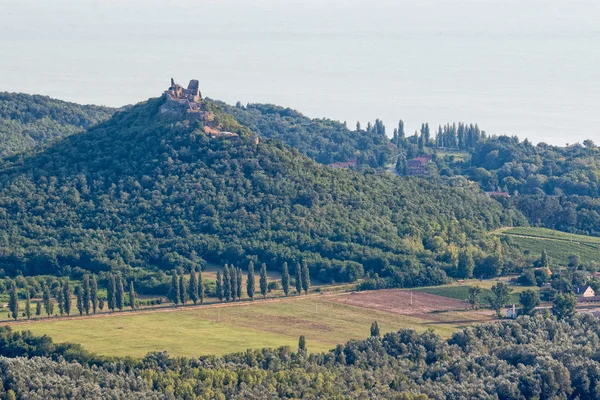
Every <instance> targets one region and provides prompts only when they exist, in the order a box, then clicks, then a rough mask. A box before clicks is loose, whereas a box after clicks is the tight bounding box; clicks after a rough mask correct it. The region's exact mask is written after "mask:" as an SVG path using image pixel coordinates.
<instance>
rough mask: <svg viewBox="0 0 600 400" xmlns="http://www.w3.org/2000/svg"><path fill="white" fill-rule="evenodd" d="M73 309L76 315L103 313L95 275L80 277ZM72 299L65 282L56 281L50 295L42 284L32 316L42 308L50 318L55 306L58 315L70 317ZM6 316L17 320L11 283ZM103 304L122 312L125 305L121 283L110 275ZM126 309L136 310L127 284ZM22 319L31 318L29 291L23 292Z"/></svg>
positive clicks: (13, 288) (17, 312)
mask: <svg viewBox="0 0 600 400" xmlns="http://www.w3.org/2000/svg"><path fill="white" fill-rule="evenodd" d="M74 293H75V297H76V306H77V311H79V315H83V314H84V313H85V314H86V315H89V314H90V313H93V314H96V313H97V312H98V310H101V311H102V310H103V309H104V306H105V299H103V298H100V297H98V281H97V279H96V275H91V277H90V275H84V277H83V281H82V284H81V285H78V286H77V287H75V291H74ZM72 295H73V291H72V290H71V282H70V280H69V278H68V277H67V278H65V279H63V280H59V285H58V287H56V288H55V290H54V291H53V292H51V289H50V285H49V284H44V287H43V295H42V301H41V302H40V301H38V302H37V304H36V310H35V315H37V316H40V315H41V314H42V305H43V308H44V311H45V313H46V315H47V316H48V317H50V316H51V315H53V314H54V310H55V306H58V312H59V314H60V315H71V310H72V302H73V299H72ZM9 296H10V299H9V303H8V307H9V310H10V316H11V317H12V318H14V319H17V318H18V317H19V300H18V296H17V286H16V284H15V283H14V282H11V286H10V289H9ZM106 303H107V305H108V308H109V310H111V311H114V310H116V309H118V310H123V307H124V305H125V290H124V287H123V279H122V278H121V275H115V274H112V275H111V276H110V278H109V282H108V287H107V299H106ZM129 306H130V307H131V308H132V309H134V308H135V307H136V294H135V289H134V286H133V281H131V282H129ZM24 315H25V316H26V317H27V318H28V319H29V318H31V316H32V315H33V312H32V308H31V298H30V294H29V290H27V291H26V300H25V310H24Z"/></svg>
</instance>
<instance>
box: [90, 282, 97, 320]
mask: <svg viewBox="0 0 600 400" xmlns="http://www.w3.org/2000/svg"><path fill="white" fill-rule="evenodd" d="M90 298H91V300H92V311H93V312H94V314H96V312H97V311H98V281H97V280H96V275H92V280H91V282H90Z"/></svg>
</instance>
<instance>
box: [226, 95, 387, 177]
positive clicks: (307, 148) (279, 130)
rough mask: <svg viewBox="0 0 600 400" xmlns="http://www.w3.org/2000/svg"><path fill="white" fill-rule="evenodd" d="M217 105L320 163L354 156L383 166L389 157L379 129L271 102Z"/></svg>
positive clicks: (257, 130)
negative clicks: (357, 126)
mask: <svg viewBox="0 0 600 400" xmlns="http://www.w3.org/2000/svg"><path fill="white" fill-rule="evenodd" d="M217 104H218V105H219V106H220V107H222V108H223V109H224V110H225V111H226V112H228V113H231V114H232V115H233V116H234V117H235V118H236V119H237V120H238V121H239V122H240V123H241V124H242V125H245V126H247V127H248V128H250V129H251V130H253V131H254V132H257V133H259V134H260V135H261V136H262V137H266V138H271V139H278V140H281V141H283V142H284V143H286V144H288V145H290V146H292V147H294V148H296V149H298V151H300V153H302V154H305V155H307V156H308V157H310V158H312V159H314V160H315V161H317V162H319V163H322V164H331V163H334V162H339V161H348V160H350V159H353V158H357V161H358V163H359V164H367V165H370V166H372V167H383V166H385V165H386V164H387V163H388V162H389V161H390V160H391V155H392V147H391V146H390V142H389V140H388V138H387V137H386V135H385V133H384V132H382V131H381V129H380V130H370V131H364V130H354V131H351V130H349V129H348V128H347V127H346V126H345V125H344V124H342V123H340V122H338V121H332V120H329V119H311V118H308V117H306V116H304V115H302V114H301V113H299V112H298V111H296V110H292V109H290V108H283V107H278V106H275V105H272V104H248V105H247V106H244V107H241V106H239V105H238V106H236V107H232V106H229V105H227V104H225V103H221V102H217Z"/></svg>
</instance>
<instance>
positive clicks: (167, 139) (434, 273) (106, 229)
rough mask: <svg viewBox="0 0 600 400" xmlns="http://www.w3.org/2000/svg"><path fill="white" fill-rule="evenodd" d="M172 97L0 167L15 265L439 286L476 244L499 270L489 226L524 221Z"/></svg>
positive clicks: (479, 257) (6, 249)
mask: <svg viewBox="0 0 600 400" xmlns="http://www.w3.org/2000/svg"><path fill="white" fill-rule="evenodd" d="M161 102H162V100H161V99H153V100H150V101H148V102H147V103H141V104H139V105H136V106H134V107H132V108H131V109H129V110H127V111H124V112H119V113H117V114H116V115H115V116H113V118H111V120H109V121H107V122H105V123H102V124H100V125H99V126H97V127H94V128H92V129H90V130H89V131H87V132H86V133H84V134H80V135H74V136H70V137H68V138H65V139H63V140H62V141H60V142H59V143H57V144H55V145H54V146H52V147H50V148H48V149H46V150H44V151H43V152H30V153H28V154H24V155H23V154H22V155H19V156H15V157H9V158H5V159H3V160H2V161H1V162H0V226H1V228H2V231H1V232H0V235H1V236H0V268H2V269H3V270H4V272H5V273H6V274H8V275H16V274H20V273H23V274H25V275H32V274H55V275H59V276H60V275H69V274H70V273H71V272H72V271H73V270H74V269H77V268H83V269H86V270H89V271H92V272H99V271H106V270H122V271H125V270H128V269H129V268H130V267H134V268H135V267H138V268H142V269H157V270H171V269H173V268H180V269H184V270H188V271H189V270H190V268H191V267H193V266H194V265H196V264H197V263H198V262H201V261H202V260H203V259H204V260H207V261H212V262H218V263H230V264H231V263H233V264H235V265H236V266H241V267H245V266H246V265H247V263H248V262H249V261H254V262H255V263H258V262H261V263H262V262H265V263H266V264H267V266H268V268H270V269H277V270H279V269H280V268H281V266H282V265H283V263H284V262H290V263H294V262H307V263H308V265H309V268H310V270H311V276H313V277H315V278H318V279H321V280H323V281H326V282H333V281H336V282H340V281H353V280H355V279H357V278H358V277H362V276H363V275H365V274H378V275H379V276H380V277H384V278H386V279H391V280H392V281H393V285H395V286H413V285H422V284H435V283H441V282H443V281H445V279H446V278H445V273H444V270H446V271H447V272H450V273H452V271H454V270H455V268H456V265H457V263H458V256H459V253H460V252H461V251H463V249H467V248H468V249H470V250H469V251H471V252H472V253H473V256H474V257H475V260H476V262H477V263H480V264H481V265H483V266H484V268H488V269H489V270H490V271H493V272H490V274H491V275H495V274H497V273H498V272H499V271H501V270H502V246H501V244H500V243H499V239H498V238H496V237H490V236H487V234H486V232H487V231H488V230H491V229H494V228H497V227H500V226H507V225H519V224H523V223H525V219H524V218H523V216H522V215H521V214H520V213H518V212H516V211H515V210H511V209H504V208H503V207H502V206H501V205H500V204H498V203H497V202H495V201H493V200H491V199H488V198H487V197H486V196H484V195H483V194H480V193H477V191H475V190H473V189H472V188H470V187H468V186H465V187H462V186H460V185H454V186H452V185H445V184H441V182H434V181H427V180H423V179H418V178H411V179H400V178H398V177H393V176H387V175H386V176H379V175H376V174H373V173H364V174H363V173H359V172H357V171H347V170H336V169H332V168H328V167H325V166H322V165H320V164H317V163H316V162H314V161H313V160H311V159H309V158H307V157H305V156H303V155H301V154H300V153H299V152H298V151H297V150H293V149H290V148H289V147H287V146H286V145H284V144H283V143H282V142H280V141H277V140H274V141H272V140H265V141H261V142H260V143H259V144H255V143H254V141H252V140H251V139H250V135H249V130H248V128H247V127H244V126H242V125H240V124H239V123H237V121H236V120H235V119H234V118H233V117H232V116H231V115H229V114H227V113H225V112H223V111H219V109H218V108H217V107H216V106H215V105H212V106H211V107H212V108H213V109H214V111H215V118H216V120H217V121H219V123H220V124H221V125H222V126H223V127H224V128H226V129H227V130H230V131H233V132H238V133H240V134H241V137H240V139H239V140H233V139H232V140H220V139H216V140H215V139H210V138H209V137H208V136H207V135H206V134H204V132H203V130H202V126H201V124H200V123H198V122H191V121H187V120H174V119H168V118H165V117H161V116H159V115H158V107H159V106H160V104H161ZM490 257H491V258H490ZM388 283H389V282H388ZM388 283H386V284H388Z"/></svg>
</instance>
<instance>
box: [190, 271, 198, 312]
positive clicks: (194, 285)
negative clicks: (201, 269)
mask: <svg viewBox="0 0 600 400" xmlns="http://www.w3.org/2000/svg"><path fill="white" fill-rule="evenodd" d="M189 294H190V300H192V302H193V303H194V304H198V279H196V267H192V270H191V271H190V289H189Z"/></svg>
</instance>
